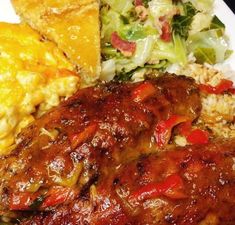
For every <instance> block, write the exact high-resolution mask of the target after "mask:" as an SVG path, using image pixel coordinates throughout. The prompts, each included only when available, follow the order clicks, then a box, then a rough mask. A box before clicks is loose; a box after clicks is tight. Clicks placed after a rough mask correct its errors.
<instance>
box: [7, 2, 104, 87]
mask: <svg viewBox="0 0 235 225" xmlns="http://www.w3.org/2000/svg"><path fill="white" fill-rule="evenodd" d="M12 3H13V6H14V7H15V9H16V12H17V13H18V14H19V15H20V16H21V18H22V19H23V21H25V22H27V23H28V24H30V25H31V26H32V27H33V28H34V29H36V30H38V31H39V32H40V33H41V34H42V35H43V36H44V37H46V38H48V39H49V40H52V41H54V42H55V43H56V44H57V45H58V47H59V48H60V49H61V50H62V51H63V52H64V53H65V54H66V55H67V57H68V58H69V59H70V60H71V62H72V63H73V64H75V65H76V66H77V69H78V70H79V72H80V73H81V76H82V78H83V80H84V82H86V85H91V84H92V83H94V82H95V80H97V79H98V78H99V73H100V23H99V3H98V1H96V0H82V1H75V0H67V1H65V0H63V1H58V0H41V1H35V0H12Z"/></svg>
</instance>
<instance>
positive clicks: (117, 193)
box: [22, 140, 235, 225]
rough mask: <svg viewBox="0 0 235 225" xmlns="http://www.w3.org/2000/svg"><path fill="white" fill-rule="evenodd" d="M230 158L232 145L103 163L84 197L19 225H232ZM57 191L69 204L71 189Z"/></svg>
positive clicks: (189, 148) (182, 149)
mask: <svg viewBox="0 0 235 225" xmlns="http://www.w3.org/2000/svg"><path fill="white" fill-rule="evenodd" d="M137 150H139V149H137ZM234 156H235V141H234V140H233V141H229V142H223V141H220V142H213V143H210V144H206V145H194V146H187V147H178V148H174V149H171V150H169V151H162V152H159V153H158V154H153V155H150V156H146V157H139V158H137V159H136V160H133V161H129V162H127V163H124V164H122V165H121V166H119V167H117V168H116V169H115V167H112V165H111V164H110V163H109V164H105V166H108V169H107V168H105V166H104V167H103V168H104V171H103V173H101V174H100V176H99V177H98V181H97V184H95V185H91V186H90V188H89V189H88V190H87V191H86V192H85V193H84V195H82V196H79V197H78V198H76V199H74V200H71V202H70V203H69V204H68V205H66V204H63V205H61V206H59V207H58V208H57V209H56V210H51V211H47V212H41V213H38V214H37V215H35V216H33V217H32V218H29V219H27V220H26V221H24V222H22V225H32V224H34V225H41V224H50V225H56V224H71V225H75V224H97V225H106V224H109V225H117V224H120V225H123V224H130V225H146V224H160V225H169V224H177V225H188V224H192V225H209V224H210V225H228V224H234V221H235V213H234V210H235V204H234V201H235V194H234V188H235V184H234V179H235V174H234ZM62 191H64V192H65V191H67V192H66V194H64V199H63V200H64V201H66V200H67V201H69V200H70V199H71V196H72V194H71V193H72V190H70V192H69V191H68V189H66V188H64V190H63V189H59V188H58V189H57V190H54V195H55V196H56V194H57V193H59V192H62ZM64 192H63V193H64ZM51 196H52V195H51ZM48 198H49V197H48ZM54 198H55V197H54ZM45 201H46V202H50V201H47V200H45ZM50 203H52V202H50ZM42 206H43V203H42Z"/></svg>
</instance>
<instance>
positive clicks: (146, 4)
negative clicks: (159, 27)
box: [142, 0, 151, 7]
mask: <svg viewBox="0 0 235 225" xmlns="http://www.w3.org/2000/svg"><path fill="white" fill-rule="evenodd" d="M142 2H143V4H144V6H145V7H148V3H149V2H151V0H142Z"/></svg>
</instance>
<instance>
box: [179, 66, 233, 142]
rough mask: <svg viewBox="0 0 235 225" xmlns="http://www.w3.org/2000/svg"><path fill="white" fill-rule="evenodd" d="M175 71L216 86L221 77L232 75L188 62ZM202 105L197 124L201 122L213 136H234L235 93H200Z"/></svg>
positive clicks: (200, 82) (202, 82) (199, 81)
mask: <svg viewBox="0 0 235 225" xmlns="http://www.w3.org/2000/svg"><path fill="white" fill-rule="evenodd" d="M175 72H176V73H177V74H183V75H186V76H189V77H192V78H194V79H195V80H196V82H197V83H199V84H208V85H212V86H216V85H217V84H218V83H219V82H220V80H221V79H226V78H227V77H229V76H232V74H229V73H228V71H226V74H224V73H223V72H222V71H219V70H218V69H216V68H213V67H211V66H203V65H199V64H189V65H188V66H186V67H185V68H184V69H179V70H178V71H175ZM202 106H203V107H202V114H201V117H200V118H199V121H198V124H200V125H202V124H203V125H204V127H205V128H208V129H209V130H211V131H212V132H213V134H214V135H215V136H220V137H225V138H235V95H232V94H226V93H225V94H220V95H215V94H202ZM178 140H180V139H178ZM178 140H177V141H178ZM180 143H182V142H180Z"/></svg>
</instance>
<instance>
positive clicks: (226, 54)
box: [224, 49, 233, 59]
mask: <svg viewBox="0 0 235 225" xmlns="http://www.w3.org/2000/svg"><path fill="white" fill-rule="evenodd" d="M232 54H233V50H230V49H228V50H226V52H225V54H224V59H228V58H229V57H230V56H231V55H232Z"/></svg>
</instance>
